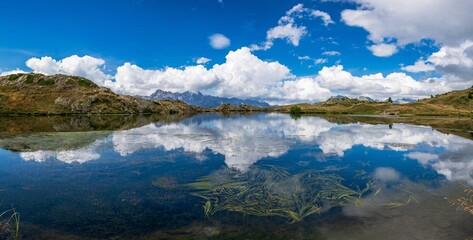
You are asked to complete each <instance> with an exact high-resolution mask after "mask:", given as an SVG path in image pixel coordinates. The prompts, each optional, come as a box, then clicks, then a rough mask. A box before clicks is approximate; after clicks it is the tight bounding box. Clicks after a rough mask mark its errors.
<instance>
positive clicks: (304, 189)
mask: <svg viewBox="0 0 473 240" xmlns="http://www.w3.org/2000/svg"><path fill="white" fill-rule="evenodd" d="M373 183H374V182H373V181H367V182H366V186H365V187H363V188H360V187H359V186H358V185H354V187H353V188H350V187H348V186H345V185H344V184H343V178H342V177H341V176H340V175H338V174H336V173H335V171H332V170H307V171H304V172H301V173H297V174H290V173H289V172H287V171H285V170H284V169H281V168H277V167H270V169H265V168H262V167H256V166H254V167H252V168H251V169H250V170H249V171H248V172H246V173H242V172H240V171H238V170H235V169H231V168H224V169H222V170H220V171H218V172H216V173H214V174H212V175H210V176H206V177H202V178H200V179H199V180H198V181H196V182H194V183H192V184H190V186H191V187H192V188H194V189H195V190H196V191H195V192H194V193H193V195H195V196H198V197H201V198H203V199H204V200H205V204H204V205H203V210H204V214H205V216H207V217H208V216H211V215H213V214H215V213H217V212H220V211H233V212H240V213H243V214H249V215H255V216H279V217H283V218H286V219H288V220H289V221H290V222H291V223H294V222H299V221H302V220H303V219H304V218H306V217H308V216H310V215H312V214H315V213H320V212H321V211H323V210H324V209H329V208H331V207H334V206H347V205H351V206H359V205H361V201H360V200H361V197H362V196H363V195H364V194H366V193H368V192H369V191H370V190H371V189H372V188H373V187H374V184H373Z"/></svg>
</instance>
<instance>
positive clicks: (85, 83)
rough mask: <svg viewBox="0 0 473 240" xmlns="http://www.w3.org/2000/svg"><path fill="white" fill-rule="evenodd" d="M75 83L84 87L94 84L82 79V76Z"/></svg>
mask: <svg viewBox="0 0 473 240" xmlns="http://www.w3.org/2000/svg"><path fill="white" fill-rule="evenodd" d="M77 84H79V86H81V87H84V88H92V87H94V86H95V83H94V82H92V81H90V80H87V79H84V78H79V80H78V81H77Z"/></svg>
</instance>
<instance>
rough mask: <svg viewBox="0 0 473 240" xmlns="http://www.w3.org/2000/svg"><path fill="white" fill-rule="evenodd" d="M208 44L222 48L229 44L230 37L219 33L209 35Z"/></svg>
mask: <svg viewBox="0 0 473 240" xmlns="http://www.w3.org/2000/svg"><path fill="white" fill-rule="evenodd" d="M209 40H210V42H209V44H210V46H212V47H213V48H215V49H224V48H227V47H228V46H230V43H231V42H230V39H228V38H227V37H226V36H225V35H223V34H221V33H216V34H213V35H211V36H209Z"/></svg>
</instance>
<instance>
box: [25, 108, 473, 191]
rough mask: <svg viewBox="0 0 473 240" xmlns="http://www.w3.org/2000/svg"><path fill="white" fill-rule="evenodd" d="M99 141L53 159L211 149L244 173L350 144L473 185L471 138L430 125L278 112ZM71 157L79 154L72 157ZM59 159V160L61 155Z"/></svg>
mask: <svg viewBox="0 0 473 240" xmlns="http://www.w3.org/2000/svg"><path fill="white" fill-rule="evenodd" d="M102 139H103V141H95V142H93V143H90V144H89V146H87V147H82V148H79V149H73V150H72V151H69V152H67V154H66V153H64V151H67V149H61V153H55V154H52V155H54V156H65V155H67V156H70V157H69V158H68V159H74V160H75V161H77V162H84V161H86V160H91V159H97V158H99V156H97V155H94V154H92V153H93V152H95V153H97V154H99V151H98V150H96V149H97V148H98V147H99V146H101V145H103V144H105V143H109V142H111V143H112V144H113V148H114V150H115V151H116V152H117V153H118V154H120V155H121V156H124V157H126V156H129V155H131V154H134V153H135V152H139V151H143V150H153V149H164V150H166V151H169V150H183V151H187V152H192V153H196V154H202V153H203V152H204V151H206V150H210V151H212V152H214V153H219V154H222V155H224V156H225V162H226V164H227V165H228V166H229V167H233V168H237V169H240V170H243V171H246V170H247V169H248V168H249V166H250V165H252V164H254V163H255V162H257V161H259V160H261V159H263V158H266V157H279V156H281V155H283V154H285V153H286V152H287V151H288V150H290V149H291V146H293V145H294V144H295V143H303V144H309V145H313V146H314V148H318V149H320V150H321V151H322V152H323V154H327V155H338V156H340V157H342V156H344V154H345V152H346V151H347V150H350V149H352V148H353V147H354V146H363V147H366V148H371V149H377V150H390V151H402V152H405V153H406V157H408V158H412V159H416V160H418V161H419V162H420V163H422V164H424V165H425V166H427V167H433V168H434V169H436V170H437V171H438V172H439V173H441V174H444V175H445V176H447V178H450V179H455V180H467V181H470V182H471V183H472V184H473V177H472V176H471V175H470V173H471V172H472V171H473V159H472V158H471V155H472V153H471V151H469V149H472V147H473V142H472V141H471V140H468V139H464V138H461V137H458V136H454V135H448V134H444V133H441V132H439V131H436V130H433V129H432V128H430V127H423V126H415V125H409V124H397V123H395V124H392V125H389V126H388V125H385V124H376V125H372V124H362V123H349V124H337V123H332V122H329V121H327V120H324V119H321V118H318V117H303V118H301V119H298V120H293V119H291V118H290V116H288V115H281V114H258V115H250V116H233V117H228V118H226V117H221V116H218V115H199V116H195V117H193V118H189V119H186V120H183V121H181V122H174V123H162V122H159V123H158V124H156V123H153V124H148V125H145V126H142V127H138V128H133V129H129V130H120V131H115V132H113V133H112V134H111V136H110V138H102ZM69 150H71V149H69ZM81 151H82V152H81ZM83 151H86V152H87V154H84V153H83ZM419 151H420V152H423V151H429V153H431V154H432V156H430V158H431V159H429V160H425V159H424V160H422V159H420V158H416V157H415V155H413V156H414V157H412V156H409V155H408V154H411V153H413V152H419ZM438 153H440V154H438ZM48 154H50V155H51V153H48ZM74 154H78V155H79V156H75V157H72V155H74ZM39 155H40V156H41V157H38V159H36V160H41V159H44V152H43V154H39ZM23 156H25V155H24V154H23ZM82 156H84V159H82ZM91 156H94V157H91ZM25 158H27V159H30V160H31V159H35V155H34V154H32V153H29V155H28V157H25ZM58 159H59V160H61V158H60V157H58ZM63 159H64V157H63Z"/></svg>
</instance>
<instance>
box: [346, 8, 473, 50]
mask: <svg viewBox="0 0 473 240" xmlns="http://www.w3.org/2000/svg"><path fill="white" fill-rule="evenodd" d="M349 1H351V2H354V3H357V4H358V7H357V9H347V10H344V11H342V14H341V18H342V21H343V22H345V23H346V24H347V25H349V26H354V27H361V28H364V29H365V30H366V31H367V32H368V33H369V36H368V39H369V40H370V41H372V42H374V43H375V44H379V43H386V42H387V41H390V40H395V42H396V44H397V45H398V46H404V45H407V44H411V43H419V42H421V41H422V40H424V39H431V40H433V41H434V42H435V43H436V44H439V45H441V46H445V45H448V46H456V45H458V44H460V43H462V42H464V41H466V40H469V39H472V38H473V35H472V33H473V22H472V21H471V12H473V2H472V1H470V0H451V1H445V0H417V1H411V0H398V1H378V0H349ZM373 53H374V54H375V53H376V52H375V51H373Z"/></svg>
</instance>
